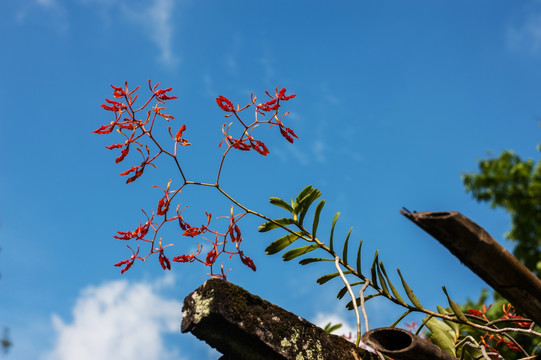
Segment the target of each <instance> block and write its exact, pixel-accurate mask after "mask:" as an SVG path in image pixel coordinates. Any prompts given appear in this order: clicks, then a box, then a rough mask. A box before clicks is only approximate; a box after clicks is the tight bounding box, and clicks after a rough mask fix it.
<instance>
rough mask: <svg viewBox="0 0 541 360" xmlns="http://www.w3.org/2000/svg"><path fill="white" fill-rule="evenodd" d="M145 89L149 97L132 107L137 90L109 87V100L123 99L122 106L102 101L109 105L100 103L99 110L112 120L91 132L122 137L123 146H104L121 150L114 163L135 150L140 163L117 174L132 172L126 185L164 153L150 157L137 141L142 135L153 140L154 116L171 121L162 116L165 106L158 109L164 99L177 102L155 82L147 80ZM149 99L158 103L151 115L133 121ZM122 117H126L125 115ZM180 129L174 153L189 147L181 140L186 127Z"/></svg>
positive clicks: (125, 86) (159, 152)
mask: <svg viewBox="0 0 541 360" xmlns="http://www.w3.org/2000/svg"><path fill="white" fill-rule="evenodd" d="M148 86H149V89H150V91H151V92H152V96H151V97H150V98H149V99H148V100H147V101H146V102H145V104H143V105H142V106H141V107H140V108H135V106H134V104H135V101H136V100H137V97H138V95H137V94H135V92H136V91H137V90H139V87H136V88H135V89H134V90H131V91H130V90H129V89H128V83H127V82H126V83H125V85H124V88H122V87H119V86H114V85H111V87H112V88H113V89H114V91H113V97H114V98H117V99H121V98H123V99H124V100H125V101H126V103H120V102H118V101H114V100H109V99H105V101H106V103H108V104H110V105H107V104H103V105H101V107H102V108H104V109H105V110H107V111H112V112H114V114H115V120H114V121H111V122H110V123H109V124H107V125H102V126H100V127H99V128H98V129H96V130H94V131H93V132H94V133H96V134H109V133H111V132H112V131H113V130H115V129H116V131H117V132H118V133H119V134H121V135H123V136H124V137H125V138H126V139H125V141H124V142H123V143H119V144H113V145H110V146H106V148H107V149H109V150H112V149H122V150H121V152H120V155H119V156H118V157H117V158H116V159H115V162H116V163H119V162H121V161H123V160H124V159H125V158H126V156H127V155H128V154H129V152H130V146H132V145H134V146H135V147H136V150H137V151H138V152H139V153H140V154H141V156H142V157H143V161H142V162H141V163H140V164H139V165H137V166H132V167H131V168H129V169H128V170H126V171H124V172H122V173H121V174H120V175H121V176H126V175H128V174H131V173H133V175H132V176H131V177H129V178H128V179H127V180H126V183H128V184H129V183H131V182H133V181H135V180H136V179H138V178H139V177H140V176H141V175H143V171H144V170H145V167H146V166H147V165H152V166H155V165H154V164H153V163H152V162H153V161H154V160H155V159H156V158H157V157H158V156H159V155H160V154H161V153H163V152H165V151H164V150H163V149H159V151H158V152H157V153H156V154H154V155H152V156H151V154H150V149H149V147H148V146H145V147H143V144H142V143H141V142H140V141H141V140H142V138H143V137H145V136H146V137H149V138H150V139H153V140H154V137H153V136H152V129H153V126H154V122H155V120H156V117H157V116H160V117H162V118H164V119H165V120H167V121H169V119H174V117H173V116H172V115H168V114H163V113H162V110H163V109H165V106H158V105H163V104H165V101H167V100H173V99H177V97H176V96H169V95H167V93H168V92H169V91H171V90H172V88H168V89H157V87H158V86H159V83H158V84H156V85H154V86H152V84H151V82H150V80H149V81H148ZM152 100H157V102H158V104H157V105H156V106H154V107H153V115H152V116H151V114H152V112H150V111H148V112H147V116H146V119H145V120H139V119H137V117H136V115H137V113H138V112H140V111H142V110H143V109H144V108H145V107H146V106H147V105H148V104H149V103H150V102H151V101H152ZM124 114H125V115H127V116H125V115H124ZM181 129H182V130H179V133H177V136H176V137H175V141H176V142H175V152H176V145H177V144H180V145H189V143H188V142H187V140H185V139H181V137H182V132H183V131H184V130H185V129H186V125H182V126H181ZM177 139H178V140H177ZM143 149H144V150H145V152H146V154H145V153H143ZM168 155H171V156H173V154H170V153H168Z"/></svg>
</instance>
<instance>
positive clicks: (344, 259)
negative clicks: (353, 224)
mask: <svg viewBox="0 0 541 360" xmlns="http://www.w3.org/2000/svg"><path fill="white" fill-rule="evenodd" d="M351 230H353V228H349V231H348V235H347V236H346V241H345V242H344V251H343V252H342V260H343V261H344V264H347V263H348V244H349V236H350V235H351Z"/></svg>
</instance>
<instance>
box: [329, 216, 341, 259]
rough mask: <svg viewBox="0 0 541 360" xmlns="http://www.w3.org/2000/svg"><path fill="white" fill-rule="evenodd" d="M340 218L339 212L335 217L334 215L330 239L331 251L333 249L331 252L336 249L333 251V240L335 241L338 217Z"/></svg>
mask: <svg viewBox="0 0 541 360" xmlns="http://www.w3.org/2000/svg"><path fill="white" fill-rule="evenodd" d="M339 216H340V213H339V212H337V213H336V214H335V215H334V219H332V227H331V238H330V249H331V252H334V249H333V240H334V227H335V225H336V221H337V220H338V217H339Z"/></svg>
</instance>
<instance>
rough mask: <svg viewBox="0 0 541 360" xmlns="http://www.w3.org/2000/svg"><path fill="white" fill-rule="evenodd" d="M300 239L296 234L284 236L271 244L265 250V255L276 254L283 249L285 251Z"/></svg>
mask: <svg viewBox="0 0 541 360" xmlns="http://www.w3.org/2000/svg"><path fill="white" fill-rule="evenodd" d="M297 239H299V236H298V235H295V234H289V235H286V236H282V237H281V238H279V239H278V240H276V241H274V242H273V243H271V244H270V245H269V246H267V248H266V249H265V254H267V255H272V254H276V253H277V252H279V251H280V250H282V249H285V248H286V247H288V246H289V245H291V244H292V243H293V242H294V241H295V240H297Z"/></svg>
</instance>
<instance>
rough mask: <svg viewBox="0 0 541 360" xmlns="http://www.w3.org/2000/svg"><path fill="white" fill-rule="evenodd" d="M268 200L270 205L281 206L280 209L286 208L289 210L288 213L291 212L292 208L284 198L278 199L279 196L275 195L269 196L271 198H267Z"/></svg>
mask: <svg viewBox="0 0 541 360" xmlns="http://www.w3.org/2000/svg"><path fill="white" fill-rule="evenodd" d="M269 202H270V203H271V204H272V205H276V206H279V207H281V208H282V209H284V210H287V211H289V212H290V213H292V214H293V208H292V207H291V205H289V204H288V203H286V202H285V201H284V200H282V199H280V198H277V197H271V198H270V199H269Z"/></svg>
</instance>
